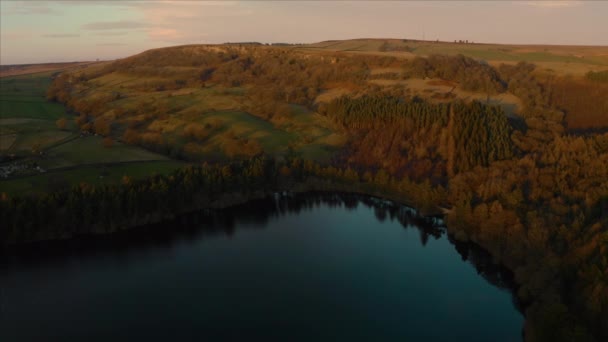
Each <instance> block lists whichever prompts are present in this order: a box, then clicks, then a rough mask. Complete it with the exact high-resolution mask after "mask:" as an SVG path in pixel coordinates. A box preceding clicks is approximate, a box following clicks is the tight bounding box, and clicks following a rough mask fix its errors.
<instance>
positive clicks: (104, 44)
mask: <svg viewBox="0 0 608 342" xmlns="http://www.w3.org/2000/svg"><path fill="white" fill-rule="evenodd" d="M96 45H97V46H126V45H128V44H125V43H98V44H96Z"/></svg>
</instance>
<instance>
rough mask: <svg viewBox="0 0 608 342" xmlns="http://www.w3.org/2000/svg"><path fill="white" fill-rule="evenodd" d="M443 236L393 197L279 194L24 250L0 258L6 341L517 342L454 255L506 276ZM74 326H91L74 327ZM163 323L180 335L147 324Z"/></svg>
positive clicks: (436, 225) (440, 227) (507, 319)
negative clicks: (38, 337)
mask: <svg viewBox="0 0 608 342" xmlns="http://www.w3.org/2000/svg"><path fill="white" fill-rule="evenodd" d="M330 208H333V209H335V210H331V209H330ZM381 222H384V224H382V223H381ZM256 230H264V232H256ZM446 235H447V231H446V229H445V227H444V224H443V221H442V220H441V219H439V218H432V217H421V216H420V215H418V213H417V211H416V210H415V209H413V208H409V207H406V206H402V205H398V204H396V203H393V202H391V201H386V200H382V199H378V198H373V197H368V196H359V195H352V194H340V193H314V194H290V193H282V194H275V195H273V196H271V197H269V198H266V199H263V200H258V201H252V202H250V203H247V204H244V205H240V206H236V207H233V208H229V209H222V210H203V211H199V212H196V213H191V214H188V215H183V216H180V217H179V218H177V219H175V220H172V221H167V222H162V223H159V224H156V225H150V226H145V227H141V228H138V229H134V230H131V231H127V232H123V233H120V234H115V235H111V236H99V237H93V238H92V237H81V238H79V239H74V240H70V241H64V242H53V243H39V244H33V245H29V246H26V247H25V248H23V247H20V248H19V249H15V250H13V251H5V252H4V255H3V256H2V258H1V259H2V261H0V290H4V293H5V294H9V295H5V296H4V297H2V296H0V304H2V302H3V299H4V302H5V304H3V305H5V306H4V316H3V310H2V308H0V340H11V339H10V338H8V339H2V336H3V332H2V327H3V326H4V328H5V329H4V330H5V331H8V336H9V337H10V336H27V335H28V334H29V333H30V331H29V330H27V327H29V326H32V325H37V326H39V327H40V331H41V334H45V333H47V334H50V333H52V334H57V336H64V337H79V338H74V340H81V339H85V338H84V337H85V336H88V334H90V333H91V331H103V330H104V329H108V330H107V331H106V332H107V336H117V335H116V334H123V333H127V332H129V333H130V332H133V333H135V332H137V333H138V334H142V335H139V338H132V339H131V340H133V339H147V340H151V339H158V340H167V339H170V340H171V339H188V338H187V336H186V335H187V334H190V333H192V332H198V333H200V334H201V335H200V336H201V339H202V338H208V339H210V340H225V337H226V335H225V334H226V332H227V331H231V332H233V333H234V334H235V335H234V336H235V340H236V339H237V337H243V336H247V337H248V338H249V339H254V338H253V337H255V336H257V337H260V339H261V337H269V334H270V335H272V334H274V333H276V334H279V335H276V336H280V337H282V338H278V337H277V338H275V339H274V340H293V339H292V338H283V337H285V336H293V334H294V333H297V334H304V335H302V336H301V337H302V340H320V339H319V338H315V337H319V336H325V337H326V338H325V339H323V340H352V339H357V338H358V339H363V340H403V339H406V340H428V341H443V340H446V339H448V338H453V339H455V340H463V339H466V340H470V341H487V340H489V337H490V336H494V335H497V336H495V337H497V339H495V340H500V341H511V340H517V339H518V336H517V328H518V325H519V324H521V321H520V320H519V319H521V316H520V315H518V314H517V313H516V312H515V310H513V308H512V307H511V306H510V305H509V303H508V298H507V296H506V295H505V293H503V292H501V291H496V290H495V289H494V288H492V287H491V286H488V285H487V284H486V283H485V282H484V281H483V280H481V279H480V278H479V277H477V276H476V275H475V274H474V272H472V269H471V268H470V267H468V266H467V265H463V263H462V262H460V260H458V255H460V257H461V258H462V260H466V262H468V263H470V264H471V265H473V267H474V268H475V269H476V270H477V273H479V274H480V275H481V276H482V277H483V278H484V279H485V280H487V281H488V282H490V283H491V284H493V285H495V286H497V287H500V288H504V289H510V288H511V286H512V284H511V283H510V276H509V274H508V273H506V272H505V271H504V269H501V268H500V267H497V266H496V265H494V264H493V263H492V259H491V258H490V257H489V255H487V254H486V253H484V252H483V250H481V249H479V248H477V247H476V246H475V245H472V244H465V243H459V242H456V241H453V240H452V239H451V238H450V237H449V236H446ZM418 237H419V239H420V244H419V243H418V241H417V238H418ZM435 240H438V241H437V242H435ZM448 241H450V242H451V244H452V245H450V244H449V243H448ZM454 247H455V248H454ZM455 250H456V251H458V254H456V252H455ZM3 283H4V284H3ZM48 293H52V294H53V295H51V296H49V295H47V294H48ZM505 304H506V305H505ZM142 306H143V307H145V308H146V310H144V311H142V310H140V309H139V308H140V307H142ZM167 308H171V310H167ZM76 312H77V313H78V315H77V316H78V317H74V316H75V315H74V313H76ZM9 313H10V314H9ZM23 313H26V314H23ZM49 317H54V318H55V317H56V318H57V320H60V322H56V323H49V322H51V321H52V320H49ZM80 317H86V318H87V319H88V321H87V320H86V319H83V321H82V322H81V323H83V324H82V325H80V324H76V325H75V324H72V320H73V319H76V318H80ZM380 317H381V319H378V318H380ZM3 320H4V322H3ZM87 322H88V323H87ZM99 322H106V323H107V324H100V323H99ZM437 322H441V324H442V329H443V331H442V329H436V328H437V324H438V323H437ZM45 324H46V327H44V325H45ZM160 325H165V326H167V327H168V328H171V330H172V331H175V334H177V335H175V336H169V335H167V336H165V335H162V336H161V335H158V332H156V331H152V330H148V328H147V327H149V326H160ZM134 326H135V327H136V328H137V327H139V328H137V329H135V328H134ZM237 327H238V329H240V330H238V329H236V328H237ZM315 329H316V330H315ZM497 331H502V332H505V333H507V334H509V337H508V338H502V339H501V337H503V336H498V335H500V334H501V333H498V334H497V333H496V332H497ZM31 333H32V334H33V333H36V332H31ZM180 334H181V335H180ZM362 334H363V335H362ZM127 335H128V334H127ZM334 335H335V336H340V337H343V338H340V339H336V338H333V339H330V338H329V336H334ZM125 336H126V335H125ZM134 336H135V335H134ZM144 337H145V338H144ZM178 337H181V338H178ZM214 337H218V338H214ZM219 337H222V338H219ZM382 337H384V338H382ZM406 337H407V338H406ZM65 339H66V340H68V338H65ZM243 339H244V338H239V339H238V340H243ZM271 339H272V338H271Z"/></svg>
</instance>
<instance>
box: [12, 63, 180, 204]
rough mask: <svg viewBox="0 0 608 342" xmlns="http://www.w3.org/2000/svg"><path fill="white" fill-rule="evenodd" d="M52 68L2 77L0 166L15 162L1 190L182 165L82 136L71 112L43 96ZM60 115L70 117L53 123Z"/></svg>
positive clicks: (107, 179) (105, 179)
mask: <svg viewBox="0 0 608 342" xmlns="http://www.w3.org/2000/svg"><path fill="white" fill-rule="evenodd" d="M52 73H53V72H43V73H36V74H30V75H19V76H12V77H4V78H1V79H0V113H1V115H0V156H4V157H3V158H4V159H5V161H3V162H1V163H0V168H2V169H10V168H12V167H13V166H15V165H17V166H19V170H18V171H17V172H12V173H11V174H10V175H9V176H8V178H6V179H5V178H0V192H6V193H9V194H24V193H30V192H43V191H46V190H49V189H52V188H53V187H57V186H69V185H71V184H78V183H80V182H87V183H95V184H101V183H112V182H117V181H120V179H122V177H123V176H125V175H127V176H130V177H133V178H138V177H144V176H146V175H149V174H151V173H154V172H157V173H168V172H170V171H171V170H174V169H175V168H177V167H180V166H182V165H184V163H183V162H179V161H174V160H171V159H169V158H168V157H166V156H163V155H160V154H157V153H153V152H150V151H147V150H145V149H142V148H140V147H136V146H130V145H125V144H121V143H120V142H114V143H113V144H112V146H111V147H104V146H103V144H102V137H99V136H94V135H84V136H82V135H81V133H80V132H79V131H77V129H76V125H75V124H74V122H73V116H72V115H70V114H68V113H66V111H65V108H64V107H63V106H62V105H60V104H57V103H51V102H48V101H47V100H46V97H45V96H46V89H47V88H48V86H49V85H50V84H51V81H52V80H51V74H52ZM59 118H66V119H67V120H68V124H67V126H66V127H65V128H64V129H63V130H62V129H59V128H58V127H57V125H56V121H57V119H59ZM9 157H10V158H9ZM6 158H8V159H6ZM36 167H40V168H41V169H37V168H36ZM13 169H14V168H13ZM41 170H42V171H41Z"/></svg>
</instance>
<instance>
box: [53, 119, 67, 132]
mask: <svg viewBox="0 0 608 342" xmlns="http://www.w3.org/2000/svg"><path fill="white" fill-rule="evenodd" d="M55 125H57V128H59V129H60V130H64V129H65V128H66V127H67V125H68V120H67V119H66V118H60V119H58V120H57V121H55Z"/></svg>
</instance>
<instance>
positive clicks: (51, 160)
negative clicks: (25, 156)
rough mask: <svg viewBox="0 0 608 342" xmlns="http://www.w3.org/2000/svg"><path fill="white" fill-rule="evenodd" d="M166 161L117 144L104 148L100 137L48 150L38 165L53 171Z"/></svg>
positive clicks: (83, 138)
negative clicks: (83, 166) (97, 165)
mask: <svg viewBox="0 0 608 342" xmlns="http://www.w3.org/2000/svg"><path fill="white" fill-rule="evenodd" d="M168 159H169V158H168V157H166V156H163V155H161V154H157V153H153V152H150V151H147V150H144V149H142V148H139V147H136V146H131V145H125V144H121V143H119V142H115V143H114V144H113V146H112V147H109V148H106V147H103V146H102V137H99V136H87V137H82V138H78V139H76V140H72V141H70V142H68V143H66V144H62V145H59V146H57V147H55V148H52V149H50V150H48V151H47V153H46V158H45V159H44V160H41V161H40V162H39V164H40V166H42V167H43V168H45V169H54V168H60V167H66V166H72V165H83V164H97V163H115V162H128V161H141V160H146V161H147V160H168Z"/></svg>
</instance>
